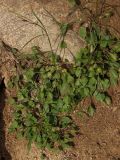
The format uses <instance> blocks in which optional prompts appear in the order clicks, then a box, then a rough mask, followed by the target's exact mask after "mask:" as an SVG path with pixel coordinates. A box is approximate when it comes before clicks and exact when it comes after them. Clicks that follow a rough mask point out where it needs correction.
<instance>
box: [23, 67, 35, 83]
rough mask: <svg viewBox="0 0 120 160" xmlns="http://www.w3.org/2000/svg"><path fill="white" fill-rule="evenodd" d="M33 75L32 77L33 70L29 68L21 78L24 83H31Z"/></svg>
mask: <svg viewBox="0 0 120 160" xmlns="http://www.w3.org/2000/svg"><path fill="white" fill-rule="evenodd" d="M33 75H34V71H33V69H31V68H30V69H27V71H25V72H24V75H23V77H24V79H25V80H26V81H31V79H32V78H33Z"/></svg>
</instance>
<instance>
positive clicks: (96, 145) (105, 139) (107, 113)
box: [0, 0, 120, 160]
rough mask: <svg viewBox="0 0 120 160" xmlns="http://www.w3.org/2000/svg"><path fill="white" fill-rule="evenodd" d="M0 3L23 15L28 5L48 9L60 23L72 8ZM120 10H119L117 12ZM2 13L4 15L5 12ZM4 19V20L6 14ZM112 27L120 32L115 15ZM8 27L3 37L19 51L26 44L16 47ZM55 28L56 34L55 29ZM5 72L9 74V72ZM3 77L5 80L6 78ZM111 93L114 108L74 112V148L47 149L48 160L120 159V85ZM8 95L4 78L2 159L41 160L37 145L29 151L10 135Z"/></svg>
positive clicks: (0, 84)
mask: <svg viewBox="0 0 120 160" xmlns="http://www.w3.org/2000/svg"><path fill="white" fill-rule="evenodd" d="M1 2H2V3H4V4H5V3H6V5H7V6H9V7H11V6H13V8H14V9H16V8H17V7H18V6H19V7H20V8H21V9H20V10H21V12H24V13H26V12H27V10H29V11H30V9H28V8H29V7H28V5H29V3H30V4H32V5H33V6H34V7H35V8H36V10H37V11H38V12H39V8H42V7H46V8H47V9H48V10H49V11H50V12H52V13H53V14H54V15H55V16H56V17H57V18H59V20H60V21H65V20H66V19H65V17H66V15H67V13H68V12H69V10H70V6H69V5H68V3H67V2H66V1H65V0H61V1H57V0H51V1H50V0H41V1H39V0H36V1H32V0H29V1H28V0H23V1H16V0H11V1H9V0H3V1H1ZM108 2H109V3H110V4H111V5H112V4H116V5H120V0H114V1H112V0H108ZM23 6H24V7H23ZM1 10H2V11H3V8H2V9H1V8H0V11H1ZM2 11H1V13H2ZM118 11H120V8H119V9H118ZM3 13H4V14H5V12H3ZM63 13H64V14H63ZM3 16H4V17H5V15H3ZM6 16H8V17H9V15H8V13H6ZM74 16H76V17H77V16H79V13H78V12H76V13H75V15H74ZM74 16H73V18H74ZM3 21H4V23H5V18H3ZM3 21H2V24H4V23H3ZM6 21H7V20H6ZM47 25H48V23H47ZM109 25H112V26H113V27H115V28H116V29H117V30H119V29H120V17H119V16H118V15H117V14H116V15H115V16H114V17H113V18H112V19H111V21H110V23H109ZM0 26H1V25H0ZM12 26H13V24H12ZM9 27H10V25H9ZM9 27H7V28H6V30H4V29H5V28H3V27H1V30H2V32H3V33H2V35H3V38H4V39H5V40H6V41H7V39H8V41H9V43H10V44H12V45H13V44H14V45H13V46H15V47H17V48H20V46H21V44H22V45H24V42H25V40H24V39H23V38H21V41H22V42H20V43H19V45H18V44H16V38H15V37H11V36H9V35H8V34H7V33H8V30H9ZM75 27H76V26H75ZM28 28H29V27H28ZM51 28H52V25H51ZM7 29H8V30H7ZM29 29H30V28H29ZM29 29H28V30H29ZM54 29H55V31H56V32H57V30H56V27H55V28H54ZM54 29H53V30H54ZM36 30H37V29H36ZM36 30H35V31H36ZM50 30H51V29H50ZM10 31H11V30H10ZM29 32H30V30H29ZM113 32H114V34H117V35H118V36H119V33H118V32H117V33H116V31H115V30H114V29H113ZM32 33H33V32H32ZM34 33H35V32H34ZM15 34H16V33H15ZM21 34H22V37H23V36H24V35H23V33H22V31H21V32H20V33H19V35H18V34H17V35H18V37H17V38H18V39H19V38H20V36H21ZM17 35H16V36H17ZM32 35H33V34H32ZM25 36H26V35H25ZM27 36H28V35H27ZM27 36H26V37H27ZM29 38H30V37H29V36H28V37H27V39H29ZM71 40H72V41H73V43H74V40H75V38H74V37H73V36H72V38H71V37H69V38H68V41H69V42H70V43H72V42H71ZM35 42H36V41H35ZM81 43H82V42H79V41H78V42H76V44H75V46H76V45H77V44H79V46H80V44H81ZM31 45H32V44H31ZM0 58H1V57H0ZM0 60H1V59H0ZM0 72H2V69H1V68H0ZM5 72H9V70H8V71H5ZM5 75H6V74H5ZM7 75H8V74H7ZM1 77H2V76H1ZM4 77H5V78H6V76H4ZM7 78H8V77H7ZM109 93H110V94H111V96H112V101H113V103H112V105H111V106H105V105H103V104H100V103H97V102H96V113H95V115H94V116H93V117H92V118H91V117H88V116H86V115H83V117H78V116H76V115H77V113H76V112H77V111H76V112H75V113H74V115H73V117H74V120H75V121H76V124H77V125H78V126H79V128H80V134H79V135H77V136H76V138H75V148H72V149H68V150H66V151H64V152H60V153H53V152H49V151H48V150H46V151H45V153H46V155H47V157H48V159H49V160H120V84H118V85H117V86H116V87H114V88H111V89H110V91H109ZM7 96H9V94H8V92H7V88H5V85H4V81H3V80H2V78H1V80H0V160H40V153H41V151H40V150H39V149H38V148H36V146H35V145H34V144H33V145H32V148H31V150H30V151H29V152H28V149H27V141H26V140H24V139H17V138H16V134H15V133H14V134H10V133H9V131H8V128H9V126H10V123H11V119H12V106H10V105H9V104H7V103H6V100H7ZM85 103H87V102H85Z"/></svg>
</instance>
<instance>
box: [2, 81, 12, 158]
mask: <svg viewBox="0 0 120 160" xmlns="http://www.w3.org/2000/svg"><path fill="white" fill-rule="evenodd" d="M5 98H6V97H5V85H4V80H2V82H1V84H0V160H12V158H11V156H10V154H9V152H8V151H7V149H6V146H5V129H4V127H5V122H4V119H3V110H4V107H5Z"/></svg>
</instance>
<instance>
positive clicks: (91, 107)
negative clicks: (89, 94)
mask: <svg viewBox="0 0 120 160" xmlns="http://www.w3.org/2000/svg"><path fill="white" fill-rule="evenodd" d="M95 111H96V108H95V106H94V105H90V106H89V107H88V110H87V113H88V115H89V116H90V117H93V115H94V113H95Z"/></svg>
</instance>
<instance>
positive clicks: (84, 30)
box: [79, 27, 86, 39]
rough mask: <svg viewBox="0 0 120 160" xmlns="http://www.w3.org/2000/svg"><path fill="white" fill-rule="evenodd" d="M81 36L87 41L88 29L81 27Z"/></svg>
mask: <svg viewBox="0 0 120 160" xmlns="http://www.w3.org/2000/svg"><path fill="white" fill-rule="evenodd" d="M79 34H80V37H81V38H83V39H85V37H86V28H85V27H80V30H79Z"/></svg>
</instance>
